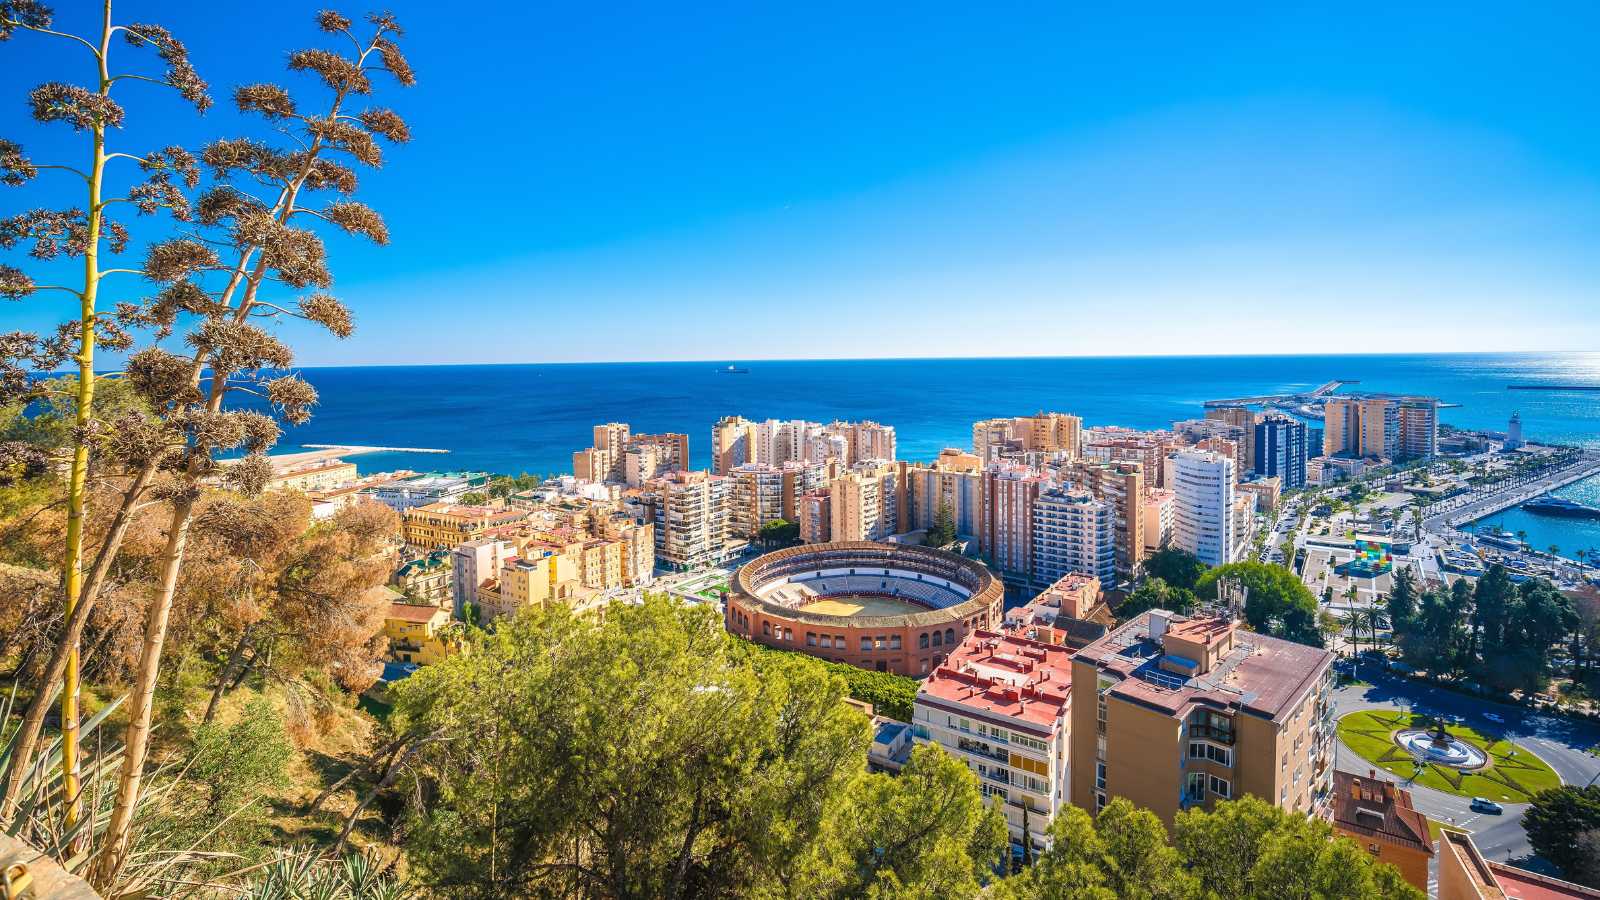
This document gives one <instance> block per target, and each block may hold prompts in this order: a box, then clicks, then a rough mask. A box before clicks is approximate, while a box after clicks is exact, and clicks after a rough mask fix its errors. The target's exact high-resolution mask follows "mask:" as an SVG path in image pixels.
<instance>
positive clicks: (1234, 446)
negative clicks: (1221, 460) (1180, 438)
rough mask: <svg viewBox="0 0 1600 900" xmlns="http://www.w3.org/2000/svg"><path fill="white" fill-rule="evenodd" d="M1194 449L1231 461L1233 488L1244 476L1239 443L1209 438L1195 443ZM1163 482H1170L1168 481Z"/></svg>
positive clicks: (1233, 440) (1225, 439)
mask: <svg viewBox="0 0 1600 900" xmlns="http://www.w3.org/2000/svg"><path fill="white" fill-rule="evenodd" d="M1194 449H1196V450H1204V451H1207V452H1210V453H1215V454H1217V455H1219V456H1226V457H1227V458H1228V459H1230V460H1233V483H1234V485H1235V486H1237V485H1238V484H1239V479H1240V478H1241V477H1242V476H1243V474H1244V466H1243V465H1241V462H1240V461H1241V460H1242V459H1243V458H1244V448H1243V446H1242V445H1241V443H1240V442H1239V441H1237V440H1235V439H1233V438H1220V437H1211V438H1206V439H1204V440H1202V441H1197V442H1196V443H1195V445H1194ZM1168 459H1169V460H1170V459H1171V457H1168ZM1164 480H1169V481H1170V479H1164Z"/></svg>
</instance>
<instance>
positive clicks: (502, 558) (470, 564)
mask: <svg viewBox="0 0 1600 900" xmlns="http://www.w3.org/2000/svg"><path fill="white" fill-rule="evenodd" d="M516 555H517V547H516V545H515V544H513V543H512V542H510V541H507V540H503V539H501V538H498V537H490V538H479V539H478V540H475V541H467V542H466V543H463V544H461V545H459V546H457V547H456V548H455V549H454V550H452V551H451V552H450V565H451V579H450V580H451V596H452V599H453V605H454V607H455V609H454V612H453V615H454V616H455V617H456V618H458V619H465V618H467V609H468V607H471V608H473V609H482V608H483V598H482V597H480V596H479V595H478V591H479V589H480V588H482V587H483V585H484V584H486V583H487V582H490V581H493V580H495V579H496V578H498V577H500V567H501V566H503V565H505V563H506V560H508V559H511V558H512V557H513V556H516Z"/></svg>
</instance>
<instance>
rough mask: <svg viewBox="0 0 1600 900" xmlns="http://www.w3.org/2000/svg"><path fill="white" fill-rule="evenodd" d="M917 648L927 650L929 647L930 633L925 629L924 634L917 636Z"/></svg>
mask: <svg viewBox="0 0 1600 900" xmlns="http://www.w3.org/2000/svg"><path fill="white" fill-rule="evenodd" d="M917 649H918V650H926V649H928V633H927V632H926V631H924V632H923V633H922V634H920V635H918V636H917Z"/></svg>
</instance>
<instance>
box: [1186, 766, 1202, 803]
mask: <svg viewBox="0 0 1600 900" xmlns="http://www.w3.org/2000/svg"><path fill="white" fill-rule="evenodd" d="M1183 799H1184V802H1186V803H1199V802H1201V801H1203V800H1205V799H1206V774H1205V773H1204V772H1190V773H1189V775H1188V777H1187V778H1185V779H1184V784H1183Z"/></svg>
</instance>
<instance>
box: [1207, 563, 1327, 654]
mask: <svg viewBox="0 0 1600 900" xmlns="http://www.w3.org/2000/svg"><path fill="white" fill-rule="evenodd" d="M1224 578H1232V579H1239V580H1240V581H1242V582H1243V583H1244V586H1245V588H1246V589H1247V591H1248V594H1247V595H1246V597H1245V604H1244V617H1245V621H1247V622H1249V623H1250V627H1251V628H1254V629H1255V630H1256V631H1259V632H1262V633H1264V634H1271V635H1274V636H1276V637H1281V638H1285V639H1287V640H1291V641H1295V642H1297V643H1301V644H1309V645H1311V646H1313V647H1320V646H1322V633H1321V631H1320V630H1319V629H1318V627H1317V598H1316V596H1315V595H1314V594H1312V593H1311V590H1310V589H1309V588H1307V587H1306V586H1305V585H1304V584H1301V583H1300V579H1298V578H1296V577H1295V575H1294V573H1293V572H1291V571H1289V570H1288V569H1285V568H1283V567H1282V566H1274V565H1268V564H1267V563H1259V562H1236V563H1228V564H1227V565H1225V566H1218V567H1216V568H1215V569H1210V570H1208V571H1207V572H1206V573H1205V574H1204V575H1202V576H1201V577H1200V580H1199V582H1198V583H1197V584H1196V585H1195V594H1197V595H1198V596H1200V597H1201V598H1203V599H1207V600H1211V599H1215V598H1216V596H1217V582H1218V581H1219V580H1221V579H1224Z"/></svg>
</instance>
